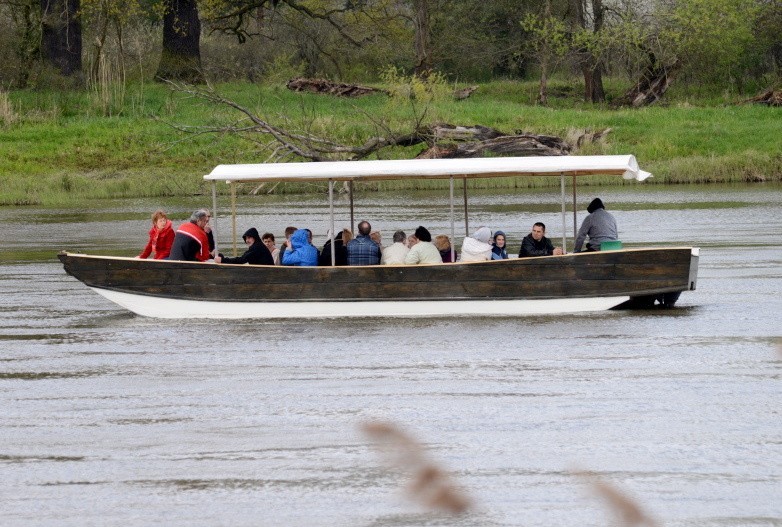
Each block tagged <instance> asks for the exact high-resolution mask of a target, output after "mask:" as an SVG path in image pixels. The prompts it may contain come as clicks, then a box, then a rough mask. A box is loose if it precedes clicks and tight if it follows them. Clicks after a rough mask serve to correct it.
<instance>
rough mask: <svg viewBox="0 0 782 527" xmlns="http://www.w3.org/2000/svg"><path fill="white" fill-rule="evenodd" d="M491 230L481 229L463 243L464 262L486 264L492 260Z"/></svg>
mask: <svg viewBox="0 0 782 527" xmlns="http://www.w3.org/2000/svg"><path fill="white" fill-rule="evenodd" d="M489 240H491V230H490V229H489V228H488V227H481V228H479V229H478V230H477V231H475V232H474V233H472V236H467V237H465V238H464V242H462V259H461V261H462V262H485V261H487V260H491V244H490V243H489Z"/></svg>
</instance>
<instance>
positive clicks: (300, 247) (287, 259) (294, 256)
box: [280, 229, 318, 266]
mask: <svg viewBox="0 0 782 527" xmlns="http://www.w3.org/2000/svg"><path fill="white" fill-rule="evenodd" d="M307 238H308V237H307V230H306V229H298V230H296V231H295V232H294V233H293V234H291V237H290V240H288V247H287V248H286V249H285V251H284V252H283V253H282V254H281V255H280V263H281V264H282V265H297V266H316V265H318V250H317V249H316V248H315V247H314V246H313V245H312V244H311V243H310V242H309V240H308V239H307Z"/></svg>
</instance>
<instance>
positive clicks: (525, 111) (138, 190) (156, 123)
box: [0, 82, 782, 205]
mask: <svg viewBox="0 0 782 527" xmlns="http://www.w3.org/2000/svg"><path fill="white" fill-rule="evenodd" d="M535 88H536V86H535V84H534V83H516V82H495V83H491V84H487V85H483V86H481V87H480V89H479V90H478V91H477V92H476V93H475V94H473V96H472V97H471V98H469V99H467V100H465V101H461V102H456V101H453V100H451V99H450V97H443V98H441V99H439V100H435V101H434V102H433V103H431V104H430V105H429V106H428V107H427V108H426V112H427V120H428V122H433V121H440V122H448V123H452V124H480V125H484V126H490V127H494V128H498V129H500V130H502V131H505V132H509V133H510V132H513V131H515V130H523V131H526V132H533V133H538V134H551V135H559V136H567V135H569V134H571V135H572V134H573V133H577V132H578V131H583V130H587V129H588V130H598V129H603V128H611V132H610V133H609V134H608V136H607V138H606V139H605V140H604V141H602V142H600V143H597V144H591V145H588V146H586V147H584V148H582V149H581V151H579V152H577V153H582V154H626V153H632V154H634V155H636V157H637V158H638V160H639V163H640V164H641V166H642V167H643V168H644V169H646V170H649V171H651V172H652V173H654V175H655V178H654V179H653V180H652V182H653V183H702V182H737V181H782V109H779V108H767V107H762V106H750V105H735V104H732V103H730V104H728V103H721V104H719V105H716V104H714V103H713V101H710V103H709V104H708V105H707V104H705V103H703V104H698V101H697V100H696V101H693V100H688V99H687V98H686V97H685V96H684V95H683V94H680V96H679V98H677V97H676V96H675V94H674V95H672V100H671V101H670V102H669V103H668V105H667V106H655V107H651V108H645V109H640V110H627V109H623V110H612V109H608V108H605V107H596V106H591V105H584V104H582V103H580V102H578V95H579V90H578V89H577V87H575V88H574V87H573V86H569V85H562V86H556V85H555V86H553V88H555V89H556V93H561V94H562V96H561V97H558V98H557V97H552V100H551V106H550V107H541V106H537V105H534V104H533V103H532V98H533V97H534V93H535ZM217 89H218V91H219V92H221V93H223V94H224V95H225V96H227V97H228V98H231V99H234V100H236V101H238V102H240V103H241V104H243V105H246V106H248V107H250V108H253V109H254V110H255V111H256V112H257V114H258V115H260V116H262V117H264V118H266V119H267V120H269V121H271V122H274V123H278V124H280V125H282V126H284V127H288V128H294V129H307V130H308V131H309V132H311V133H314V134H317V135H328V136H331V137H334V138H335V139H336V140H337V141H340V142H343V143H351V144H358V143H361V142H363V141H364V140H365V139H366V138H368V137H372V136H377V135H384V134H385V133H387V132H386V131H384V130H382V129H381V127H380V126H379V123H381V122H382V124H383V126H388V127H390V128H391V129H392V130H395V131H409V130H411V128H412V123H413V119H414V116H415V113H416V112H421V111H422V108H421V107H420V105H419V107H417V108H415V109H414V108H413V105H411V104H410V103H407V102H400V101H389V99H388V98H387V97H386V96H384V95H375V96H369V97H364V98H360V99H340V98H335V97H330V96H323V95H310V94H296V93H293V92H290V91H289V90H287V89H285V88H283V87H280V86H259V85H252V84H230V85H222V86H218V87H217ZM0 97H5V98H6V103H5V104H4V105H3V104H0V112H1V113H0V205H11V204H16V205H22V204H45V205H63V204H68V203H78V202H81V201H83V200H85V199H91V198H115V197H155V196H184V195H189V194H194V193H206V192H207V188H206V186H205V185H204V184H203V182H202V179H201V176H202V175H203V174H205V173H207V172H209V171H210V170H211V169H212V168H213V167H214V166H215V165H217V164H220V163H247V162H262V161H264V159H265V158H266V155H267V154H265V153H262V152H259V151H258V150H257V148H255V147H254V145H253V144H252V143H250V142H248V141H243V140H241V139H239V138H237V137H235V136H232V135H230V134H209V135H183V134H182V133H180V132H178V131H177V130H175V129H174V128H172V126H171V124H176V125H185V126H199V125H219V124H220V123H226V122H232V121H235V120H237V119H238V118H239V115H238V114H237V113H236V112H235V111H233V110H228V109H226V108H218V107H215V106H212V105H209V104H206V103H204V102H202V101H199V100H195V99H192V98H188V97H186V96H184V95H183V94H179V93H173V92H171V91H170V90H168V89H167V88H166V87H164V86H160V85H143V86H142V85H133V86H128V87H127V88H126V89H125V91H124V94H123V95H122V96H121V97H118V96H115V97H113V98H112V99H110V100H106V99H105V98H99V97H98V95H96V94H93V93H90V92H42V91H35V92H11V93H10V94H0ZM0 102H2V101H0ZM107 114H110V115H107ZM417 152H418V150H417V149H412V148H409V149H404V150H403V149H396V150H394V151H385V152H383V153H382V157H384V158H392V157H400V158H402V157H413V156H414V155H415V154H416V153H417ZM593 182H595V183H602V182H604V180H601V179H600V178H595V179H594V181H593ZM440 183H441V182H421V187H422V188H427V187H430V186H435V185H440ZM549 183H551V184H555V185H558V180H557V181H547V180H545V179H528V180H491V181H475V182H471V185H473V184H474V185H476V186H486V185H497V186H498V187H508V186H520V185H523V186H526V185H528V184H533V185H536V186H539V185H546V184H549ZM394 185H398V183H395V182H388V183H384V184H383V188H386V189H387V188H391V187H393V186H394ZM309 189H311V187H309ZM301 190H307V189H303V188H300V187H295V186H290V185H289V186H287V187H278V188H277V191H288V192H293V191H301Z"/></svg>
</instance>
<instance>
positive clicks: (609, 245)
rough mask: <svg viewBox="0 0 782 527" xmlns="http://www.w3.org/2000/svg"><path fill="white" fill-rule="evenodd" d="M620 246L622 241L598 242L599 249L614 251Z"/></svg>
mask: <svg viewBox="0 0 782 527" xmlns="http://www.w3.org/2000/svg"><path fill="white" fill-rule="evenodd" d="M621 248H622V242H620V241H619V240H616V241H613V242H603V243H601V244H600V250H601V251H616V250H617V249H621Z"/></svg>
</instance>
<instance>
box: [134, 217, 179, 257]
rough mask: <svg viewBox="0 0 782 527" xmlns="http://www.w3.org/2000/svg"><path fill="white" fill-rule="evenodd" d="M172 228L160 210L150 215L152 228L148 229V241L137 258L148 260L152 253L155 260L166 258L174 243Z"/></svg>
mask: <svg viewBox="0 0 782 527" xmlns="http://www.w3.org/2000/svg"><path fill="white" fill-rule="evenodd" d="M174 236H175V233H174V228H173V227H172V225H171V221H170V220H169V219H168V216H166V213H165V212H163V211H162V210H156V211H155V212H153V213H152V228H151V229H149V241H148V242H147V245H146V247H144V250H143V251H141V254H139V255H138V256H137V258H148V257H149V255H150V254H152V253H154V254H155V256H154V259H155V260H162V259H164V258H168V255H169V254H170V253H171V245H172V244H173V243H174Z"/></svg>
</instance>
